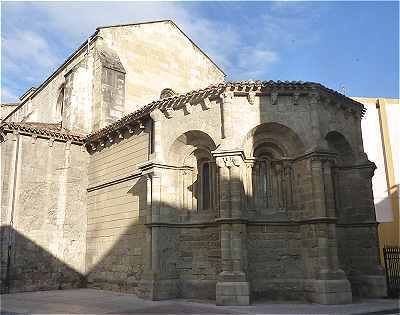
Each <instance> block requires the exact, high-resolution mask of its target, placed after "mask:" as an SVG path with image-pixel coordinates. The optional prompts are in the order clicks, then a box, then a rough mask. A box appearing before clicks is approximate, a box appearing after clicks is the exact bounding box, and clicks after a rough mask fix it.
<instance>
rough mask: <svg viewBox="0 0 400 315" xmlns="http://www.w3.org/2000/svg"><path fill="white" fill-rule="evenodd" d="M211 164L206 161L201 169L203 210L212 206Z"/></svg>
mask: <svg viewBox="0 0 400 315" xmlns="http://www.w3.org/2000/svg"><path fill="white" fill-rule="evenodd" d="M210 185H211V183H210V164H209V163H208V162H204V163H203V165H202V170H201V210H208V209H209V208H210V199H211V196H210Z"/></svg>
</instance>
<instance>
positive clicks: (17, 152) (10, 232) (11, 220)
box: [6, 132, 20, 293]
mask: <svg viewBox="0 0 400 315" xmlns="http://www.w3.org/2000/svg"><path fill="white" fill-rule="evenodd" d="M16 137H17V139H16V141H17V142H16V144H15V160H14V179H13V191H12V199H11V214H10V225H9V233H8V248H7V270H6V292H7V293H9V292H10V272H11V254H12V243H13V242H12V241H13V238H14V235H15V233H14V229H13V226H14V213H15V199H16V198H15V196H16V188H17V174H18V160H19V142H20V134H19V132H17V133H16ZM14 247H15V246H14Z"/></svg>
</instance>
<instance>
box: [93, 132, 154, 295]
mask: <svg viewBox="0 0 400 315" xmlns="http://www.w3.org/2000/svg"><path fill="white" fill-rule="evenodd" d="M123 136H124V138H123V139H121V138H117V139H116V140H115V142H114V143H113V144H111V143H109V142H108V143H107V144H106V145H105V146H104V147H103V148H102V147H101V146H99V148H98V150H96V151H94V152H91V157H90V165H89V171H88V172H89V189H88V190H89V192H88V217H87V223H88V230H87V252H86V260H87V266H86V268H87V273H88V286H89V287H98V288H103V289H112V290H116V291H125V292H133V293H136V289H137V286H138V282H139V280H140V279H141V277H142V273H143V271H144V265H145V263H146V262H145V261H144V255H145V253H146V250H147V245H148V244H147V243H146V239H145V237H146V231H145V226H144V225H143V223H144V217H145V214H144V211H145V208H146V198H147V186H146V181H145V180H143V179H142V178H132V174H134V173H135V171H137V165H138V164H139V163H141V162H144V161H147V160H148V154H149V133H148V131H147V130H146V131H143V130H140V129H136V131H135V133H134V134H130V133H129V132H128V131H126V132H125V134H124V135H123Z"/></svg>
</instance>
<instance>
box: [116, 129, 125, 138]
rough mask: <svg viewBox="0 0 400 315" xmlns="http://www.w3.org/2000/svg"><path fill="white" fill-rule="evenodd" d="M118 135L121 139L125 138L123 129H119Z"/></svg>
mask: <svg viewBox="0 0 400 315" xmlns="http://www.w3.org/2000/svg"><path fill="white" fill-rule="evenodd" d="M117 135H118V138H119V139H123V138H124V135H123V134H122V132H121V130H117Z"/></svg>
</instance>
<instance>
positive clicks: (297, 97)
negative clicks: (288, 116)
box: [293, 92, 300, 105]
mask: <svg viewBox="0 0 400 315" xmlns="http://www.w3.org/2000/svg"><path fill="white" fill-rule="evenodd" d="M299 100H300V92H294V93H293V105H299Z"/></svg>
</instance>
